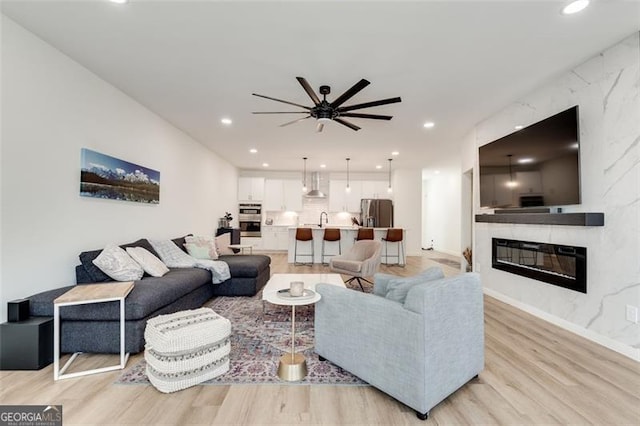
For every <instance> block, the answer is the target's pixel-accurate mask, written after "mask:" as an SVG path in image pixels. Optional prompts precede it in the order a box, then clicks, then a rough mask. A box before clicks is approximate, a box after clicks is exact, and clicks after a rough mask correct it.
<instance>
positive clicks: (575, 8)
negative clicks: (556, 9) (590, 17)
mask: <svg viewBox="0 0 640 426" xmlns="http://www.w3.org/2000/svg"><path fill="white" fill-rule="evenodd" d="M587 6H589V0H576V1H573V2H571V3H569V4H568V5H566V6H565V7H564V8H563V9H562V13H564V14H565V15H572V14H574V13H578V12H580V11H581V10H583V9H584V8H585V7H587Z"/></svg>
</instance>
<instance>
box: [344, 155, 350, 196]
mask: <svg viewBox="0 0 640 426" xmlns="http://www.w3.org/2000/svg"><path fill="white" fill-rule="evenodd" d="M350 160H351V158H349V157H347V187H346V188H345V191H346V192H351V186H350V185H349V161H350Z"/></svg>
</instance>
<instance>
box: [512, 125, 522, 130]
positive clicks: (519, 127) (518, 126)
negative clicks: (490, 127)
mask: <svg viewBox="0 0 640 426" xmlns="http://www.w3.org/2000/svg"><path fill="white" fill-rule="evenodd" d="M523 128H524V126H523V125H522V124H518V125H517V126H515V127H514V129H516V130H520V129H523Z"/></svg>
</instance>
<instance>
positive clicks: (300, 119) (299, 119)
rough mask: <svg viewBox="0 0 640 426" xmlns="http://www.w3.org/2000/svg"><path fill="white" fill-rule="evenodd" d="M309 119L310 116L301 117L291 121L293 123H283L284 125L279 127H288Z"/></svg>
mask: <svg viewBox="0 0 640 426" xmlns="http://www.w3.org/2000/svg"><path fill="white" fill-rule="evenodd" d="M309 117H311V116H310V115H307V116H306V117H302V118H298V119H297V120H293V121H289V122H286V123H284V124H281V125H280V127H285V126H288V125H290V124H294V123H297V122H298V121H302V120H306V119H307V118H309Z"/></svg>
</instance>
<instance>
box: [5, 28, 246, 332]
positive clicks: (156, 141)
mask: <svg viewBox="0 0 640 426" xmlns="http://www.w3.org/2000/svg"><path fill="white" fill-rule="evenodd" d="M1 83H2V85H1V86H2V146H1V148H2V157H0V161H1V165H2V167H1V178H0V183H1V185H2V186H1V192H0V201H1V203H2V206H1V207H2V209H1V211H2V216H1V218H0V219H1V232H2V234H1V237H2V240H1V245H0V246H1V253H2V258H0V261H1V264H0V266H1V268H0V269H1V270H0V279H1V281H0V284H1V295H0V314H1V320H2V321H4V319H5V318H6V302H7V301H8V300H11V299H15V298H20V297H25V296H29V295H31V294H33V293H35V292H39V291H44V290H48V289H52V288H56V287H60V286H64V285H70V284H73V283H75V275H74V266H75V265H76V264H78V263H79V262H78V259H77V256H78V254H79V253H80V252H81V251H84V250H89V249H96V248H101V247H104V245H105V244H106V243H109V242H113V243H126V242H130V241H133V240H136V239H138V238H142V237H150V238H173V237H177V236H180V235H184V234H185V233H189V232H193V233H210V232H212V231H213V230H214V229H215V227H216V225H217V219H218V218H219V217H220V216H222V215H224V212H225V210H228V211H233V210H232V209H236V204H237V201H236V193H237V171H236V169H235V168H234V167H233V166H231V165H230V164H229V163H227V162H226V161H224V160H222V159H221V158H220V157H218V156H217V155H215V154H214V153H212V152H211V151H210V150H208V149H206V148H205V147H204V146H202V145H200V144H199V143H197V142H196V141H194V140H193V139H191V138H190V137H188V136H187V135H185V134H184V133H183V132H182V131H180V130H179V129H177V128H175V127H173V126H172V125H171V124H169V123H168V122H166V121H165V120H163V119H162V118H160V117H158V116H157V115H155V114H154V113H152V112H150V111H149V110H147V109H146V108H144V107H143V106H141V105H140V104H138V103H137V102H136V101H134V100H133V99H131V98H129V97H128V96H126V95H125V94H123V93H122V92H120V91H119V90H118V89H116V88H115V87H113V86H111V85H109V84H108V83H106V82H105V81H103V80H101V79H100V78H98V77H97V76H96V75H94V74H92V73H91V72H89V71H88V70H87V69H85V68H84V67H82V66H81V65H79V64H78V63H76V62H74V61H73V60H71V59H70V58H68V57H67V56H65V55H63V54H61V53H60V52H59V51H58V50H56V49H54V48H53V47H52V46H50V45H48V44H47V43H45V42H43V41H42V40H40V39H38V38H36V37H35V36H34V35H33V34H32V33H30V32H28V31H26V30H24V29H23V28H22V27H20V26H18V25H17V24H15V23H14V22H13V21H11V20H10V19H8V18H6V17H4V16H3V17H2V80H1ZM83 147H85V148H90V149H92V150H95V151H99V152H101V153H104V154H108V155H112V156H114V157H118V158H121V159H124V160H127V161H130V162H133V163H137V164H140V165H144V166H146V167H150V168H152V169H155V170H159V171H160V179H161V192H160V204H159V205H145V204H140V203H129V202H121V201H113V200H99V199H93V198H81V197H80V196H79V178H80V149H81V148H83Z"/></svg>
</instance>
